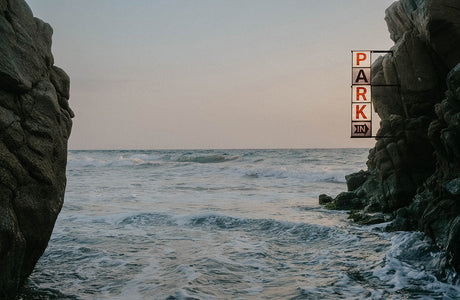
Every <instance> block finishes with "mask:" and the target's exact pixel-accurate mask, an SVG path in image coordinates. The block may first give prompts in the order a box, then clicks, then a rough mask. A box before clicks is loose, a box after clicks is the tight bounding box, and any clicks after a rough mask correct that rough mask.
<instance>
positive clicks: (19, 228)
mask: <svg viewBox="0 0 460 300" xmlns="http://www.w3.org/2000/svg"><path fill="white" fill-rule="evenodd" d="M0 34H1V38H2V41H1V43H0V299H15V298H16V293H17V290H18V288H19V287H20V286H21V284H22V283H23V282H24V280H25V279H26V278H27V276H29V274H30V273H31V272H32V270H33V268H34V266H35V264H36V262H37V261H38V259H39V258H40V256H41V255H42V254H43V252H44V250H45V248H46V246H47V244H48V241H49V238H50V236H51V232H52V230H53V226H54V223H55V221H56V218H57V215H58V213H59V211H60V210H61V207H62V204H63V200H64V189H65V185H66V176H65V168H66V162H67V139H68V137H69V134H70V130H71V126H72V121H71V117H72V116H73V112H72V111H71V110H70V107H69V106H68V98H69V88H70V85H69V82H70V81H69V77H68V76H67V74H65V72H64V71H63V70H62V69H59V68H57V67H55V66H53V56H52V54H51V35H52V29H51V27H50V26H49V25H48V24H46V23H44V22H42V21H41V20H39V19H37V18H34V17H33V15H32V12H31V10H30V8H29V7H28V6H27V4H26V3H25V2H24V1H23V0H0Z"/></svg>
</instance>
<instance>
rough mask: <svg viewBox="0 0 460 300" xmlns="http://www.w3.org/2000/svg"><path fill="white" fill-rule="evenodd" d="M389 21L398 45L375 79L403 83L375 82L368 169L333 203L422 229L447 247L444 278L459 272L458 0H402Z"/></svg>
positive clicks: (379, 63)
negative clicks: (376, 123) (377, 120)
mask: <svg viewBox="0 0 460 300" xmlns="http://www.w3.org/2000/svg"><path fill="white" fill-rule="evenodd" d="M385 20H386V22H387V24H388V29H389V31H390V35H391V38H392V39H393V41H394V42H395V45H394V46H393V47H392V49H391V50H393V53H392V54H387V55H385V56H383V57H380V58H379V59H377V60H376V61H375V63H374V64H373V66H372V68H373V70H372V73H373V74H374V75H373V78H372V81H373V84H378V85H384V84H387V85H394V84H396V85H399V87H379V86H375V87H373V89H372V92H373V101H374V107H375V110H376V112H377V113H378V114H379V116H380V117H381V119H382V121H381V124H380V130H379V132H378V133H377V136H380V138H377V142H376V144H375V147H374V148H373V149H371V150H370V152H369V157H368V161H367V166H368V170H367V171H365V172H364V171H361V172H359V173H355V174H351V175H349V176H347V184H348V190H349V191H348V192H347V193H345V194H344V193H342V194H340V195H338V196H337V197H336V198H335V199H334V201H333V202H331V203H329V204H328V206H330V207H334V206H335V207H336V208H338V209H361V208H362V209H363V210H362V211H361V212H359V213H357V212H354V213H353V214H352V218H354V219H355V220H356V221H362V220H368V219H369V217H368V218H366V217H365V216H364V215H365V214H368V216H370V217H372V216H376V215H375V212H383V213H387V214H390V215H392V218H393V222H392V224H391V225H390V226H389V227H388V230H421V231H424V232H425V233H426V234H427V235H428V236H429V237H431V238H432V239H433V241H434V242H435V243H436V244H437V245H438V246H439V248H440V249H442V250H444V251H446V253H447V255H446V259H445V260H444V261H443V262H440V266H439V269H440V276H441V277H442V276H443V274H442V270H445V269H446V268H448V267H451V268H452V267H453V268H455V269H456V270H457V272H460V64H459V63H460V21H459V20H460V1H458V0H400V1H398V2H395V3H393V4H392V5H391V6H390V7H389V8H388V9H387V11H386V17H385ZM344 200H346V201H344ZM359 203H361V204H362V207H359ZM384 216H385V214H384V215H377V218H375V217H374V218H372V220H371V222H376V221H377V220H378V219H379V218H380V219H381V220H382V221H383V220H386V218H385V217H384Z"/></svg>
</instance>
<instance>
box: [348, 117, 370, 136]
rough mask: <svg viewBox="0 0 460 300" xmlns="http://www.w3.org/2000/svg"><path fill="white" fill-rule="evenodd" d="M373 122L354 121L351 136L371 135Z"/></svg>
mask: <svg viewBox="0 0 460 300" xmlns="http://www.w3.org/2000/svg"><path fill="white" fill-rule="evenodd" d="M371 136H372V122H371V121H369V122H352V123H351V137H371Z"/></svg>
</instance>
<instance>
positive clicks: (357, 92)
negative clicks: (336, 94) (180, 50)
mask: <svg viewBox="0 0 460 300" xmlns="http://www.w3.org/2000/svg"><path fill="white" fill-rule="evenodd" d="M352 89H353V94H352V98H351V102H354V103H356V102H358V103H362V102H371V99H372V98H371V97H372V95H371V87H370V86H369V85H353V86H352Z"/></svg>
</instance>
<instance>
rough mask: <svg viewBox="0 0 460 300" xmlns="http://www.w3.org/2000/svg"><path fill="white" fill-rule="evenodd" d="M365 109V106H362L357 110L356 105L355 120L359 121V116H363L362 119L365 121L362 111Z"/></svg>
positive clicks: (357, 106)
mask: <svg viewBox="0 0 460 300" xmlns="http://www.w3.org/2000/svg"><path fill="white" fill-rule="evenodd" d="M364 108H366V105H363V106H362V107H361V108H359V105H356V119H357V120H358V119H359V115H360V114H361V116H363V119H365V120H367V117H366V115H365V114H364V112H363V109H364Z"/></svg>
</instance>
